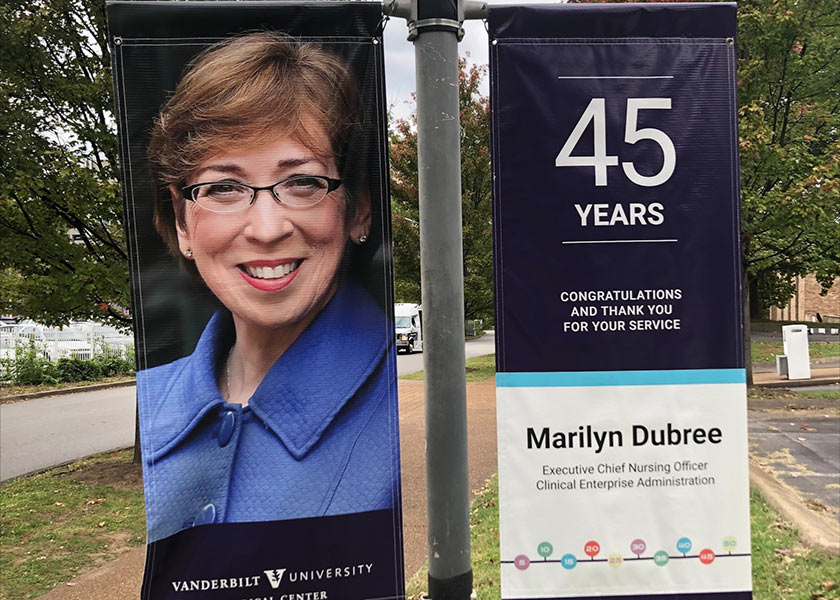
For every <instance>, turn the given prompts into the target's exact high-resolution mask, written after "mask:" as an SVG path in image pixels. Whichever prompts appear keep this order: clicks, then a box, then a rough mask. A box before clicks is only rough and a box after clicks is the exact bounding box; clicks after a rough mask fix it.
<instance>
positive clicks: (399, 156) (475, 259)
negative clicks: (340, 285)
mask: <svg viewBox="0 0 840 600" xmlns="http://www.w3.org/2000/svg"><path fill="white" fill-rule="evenodd" d="M486 71H487V69H486V67H477V66H475V65H471V66H468V65H467V62H466V60H464V59H462V60H460V61H459V63H458V74H459V90H458V100H459V105H460V120H461V212H462V223H463V239H464V318H465V319H483V318H492V316H493V248H492V243H493V232H492V223H491V206H490V193H491V185H492V183H491V181H492V180H491V177H490V105H489V102H488V100H487V98H486V97H484V96H482V95H481V93H480V90H479V88H480V85H481V81H482V79H483V77H484V76H485V74H486ZM416 124H417V122H416V116H415V117H412V119H411V120H410V121H406V120H399V121H397V122H396V123H395V125H394V127H393V130H392V132H391V136H390V145H391V202H392V211H393V235H394V281H395V297H396V300H397V301H399V302H420V227H419V206H418V202H419V196H418V187H417V130H416Z"/></svg>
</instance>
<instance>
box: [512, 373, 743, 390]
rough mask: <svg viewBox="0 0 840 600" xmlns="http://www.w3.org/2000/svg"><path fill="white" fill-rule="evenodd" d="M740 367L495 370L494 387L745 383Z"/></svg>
mask: <svg viewBox="0 0 840 600" xmlns="http://www.w3.org/2000/svg"><path fill="white" fill-rule="evenodd" d="M746 381H747V372H746V371H745V370H744V369H676V370H672V371H575V372H568V373H561V372H545V373H496V387H584V386H602V385H697V384H703V383H746Z"/></svg>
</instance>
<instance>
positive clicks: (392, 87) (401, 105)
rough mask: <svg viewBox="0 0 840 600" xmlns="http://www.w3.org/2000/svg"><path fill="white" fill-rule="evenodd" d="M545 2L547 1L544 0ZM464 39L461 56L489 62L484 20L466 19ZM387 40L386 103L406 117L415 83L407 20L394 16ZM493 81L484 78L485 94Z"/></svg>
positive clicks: (523, 0) (493, 0)
mask: <svg viewBox="0 0 840 600" xmlns="http://www.w3.org/2000/svg"><path fill="white" fill-rule="evenodd" d="M539 1H540V0H520V1H519V2H517V4H536V3H538V2H539ZM488 3H489V4H511V0H503V1H499V0H489V2H488ZM542 3H543V4H546V3H547V2H546V0H542ZM464 31H465V34H464V39H463V40H461V43H460V44H458V52H459V54H460V55H461V56H464V55H465V54H466V53H469V58H470V61H471V62H473V63H475V64H481V65H486V64H487V57H488V51H487V45H488V40H487V30H486V29H485V28H484V21H479V20H469V21H465V22H464ZM383 37H384V43H385V84H386V93H387V98H386V100H387V102H388V105H389V107H391V112H392V113H393V115H394V116H395V117H397V118H407V117H408V116H409V115H410V114H411V111H412V109H413V106H414V104H413V102H412V101H411V94H412V93H413V92H414V89H415V82H414V44H413V43H412V42H409V41H408V40H407V39H406V38H407V37H408V27H407V26H406V20H405V19H399V18H392V19H391V20H390V21H388V24H387V25H386V27H385V32H384V36H383ZM489 89H490V82H489V80H488V78H486V77H485V79H484V82H483V86H482V92H483V93H484V94H485V95H486V94H487V93H488V91H489Z"/></svg>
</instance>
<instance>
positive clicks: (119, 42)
mask: <svg viewBox="0 0 840 600" xmlns="http://www.w3.org/2000/svg"><path fill="white" fill-rule="evenodd" d="M114 45H115V46H122V38H121V37H119V36H114Z"/></svg>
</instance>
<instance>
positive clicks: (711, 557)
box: [700, 548, 715, 565]
mask: <svg viewBox="0 0 840 600" xmlns="http://www.w3.org/2000/svg"><path fill="white" fill-rule="evenodd" d="M714 561H715V553H714V552H712V551H711V550H709V549H708V548H704V549H703V550H701V551H700V562H701V563H703V564H704V565H710V564H712V563H713V562H714Z"/></svg>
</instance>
